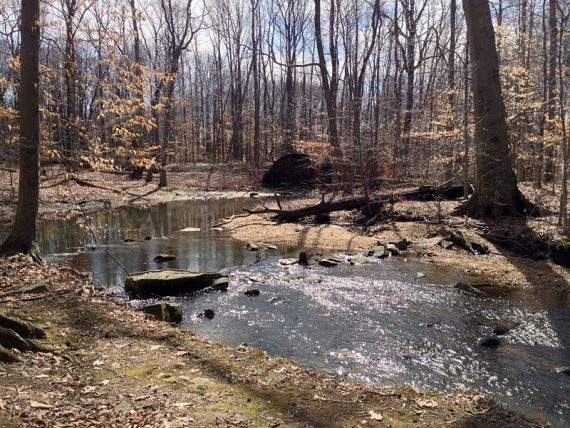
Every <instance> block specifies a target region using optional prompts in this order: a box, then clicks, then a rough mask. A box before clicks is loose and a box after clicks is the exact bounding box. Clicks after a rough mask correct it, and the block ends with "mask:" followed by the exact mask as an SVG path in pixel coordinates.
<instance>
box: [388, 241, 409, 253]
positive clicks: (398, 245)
mask: <svg viewBox="0 0 570 428" xmlns="http://www.w3.org/2000/svg"><path fill="white" fill-rule="evenodd" d="M390 244H393V245H395V246H396V248H398V250H400V251H406V250H407V249H408V248H409V247H410V245H412V243H411V242H410V241H408V240H407V239H402V240H401V241H397V242H390Z"/></svg>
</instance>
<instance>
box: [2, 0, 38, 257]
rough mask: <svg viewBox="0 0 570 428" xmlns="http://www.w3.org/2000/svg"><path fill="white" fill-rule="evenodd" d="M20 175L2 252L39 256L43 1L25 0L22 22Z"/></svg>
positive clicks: (19, 103) (4, 253) (23, 0)
mask: <svg viewBox="0 0 570 428" xmlns="http://www.w3.org/2000/svg"><path fill="white" fill-rule="evenodd" d="M20 26H21V28H20V35H21V47H20V90H19V95H18V96H19V102H18V105H19V126H20V179H19V185H18V207H17V209H16V222H15V224H14V228H13V229H12V232H11V233H10V235H9V236H8V238H7V239H6V240H5V241H4V243H3V244H2V245H0V255H11V254H17V253H30V254H32V255H33V256H38V254H37V250H36V246H35V239H36V224H37V217H38V198H39V189H40V177H39V163H40V117H39V83H40V78H39V77H40V73H39V68H40V67H39V52H40V2H39V0H22V14H21V23H20Z"/></svg>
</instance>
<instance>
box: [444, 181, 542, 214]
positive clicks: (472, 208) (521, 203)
mask: <svg viewBox="0 0 570 428" xmlns="http://www.w3.org/2000/svg"><path fill="white" fill-rule="evenodd" d="M480 199H481V197H480V194H479V192H477V190H476V191H475V193H474V194H473V196H471V198H470V199H469V200H468V201H467V202H466V203H465V204H463V205H461V206H460V207H459V208H457V209H456V210H455V211H454V212H453V215H463V216H467V217H471V218H489V219H496V218H501V217H524V216H531V217H539V216H540V215H543V214H544V210H541V209H540V208H539V207H538V206H537V205H535V204H533V203H532V202H530V201H529V200H528V199H526V197H525V196H524V195H523V194H522V193H521V191H520V190H519V189H518V187H517V188H515V191H514V192H513V197H512V200H511V201H509V202H508V203H505V204H500V203H493V204H488V203H485V202H482V201H481V200H480Z"/></svg>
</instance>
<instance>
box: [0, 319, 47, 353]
mask: <svg viewBox="0 0 570 428" xmlns="http://www.w3.org/2000/svg"><path fill="white" fill-rule="evenodd" d="M45 337H46V334H45V332H44V331H43V330H42V329H41V328H39V327H36V326H35V325H33V324H31V323H29V322H27V321H24V320H21V319H19V318H14V317H10V316H8V315H4V314H2V313H0V361H1V362H4V363H13V362H15V361H17V360H18V359H17V357H16V356H15V355H14V353H12V352H11V351H10V349H17V350H18V351H20V352H28V351H32V352H43V351H46V350H47V348H46V347H45V346H43V345H42V344H41V343H39V342H37V341H36V339H44V338H45Z"/></svg>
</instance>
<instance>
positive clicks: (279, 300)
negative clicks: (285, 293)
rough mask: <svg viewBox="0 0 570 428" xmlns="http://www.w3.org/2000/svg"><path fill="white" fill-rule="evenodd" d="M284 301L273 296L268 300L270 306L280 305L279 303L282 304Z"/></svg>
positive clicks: (279, 297)
mask: <svg viewBox="0 0 570 428" xmlns="http://www.w3.org/2000/svg"><path fill="white" fill-rule="evenodd" d="M284 302H285V299H284V298H283V297H281V296H273V297H272V298H271V299H269V303H271V304H272V305H280V304H281V303H284Z"/></svg>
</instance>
